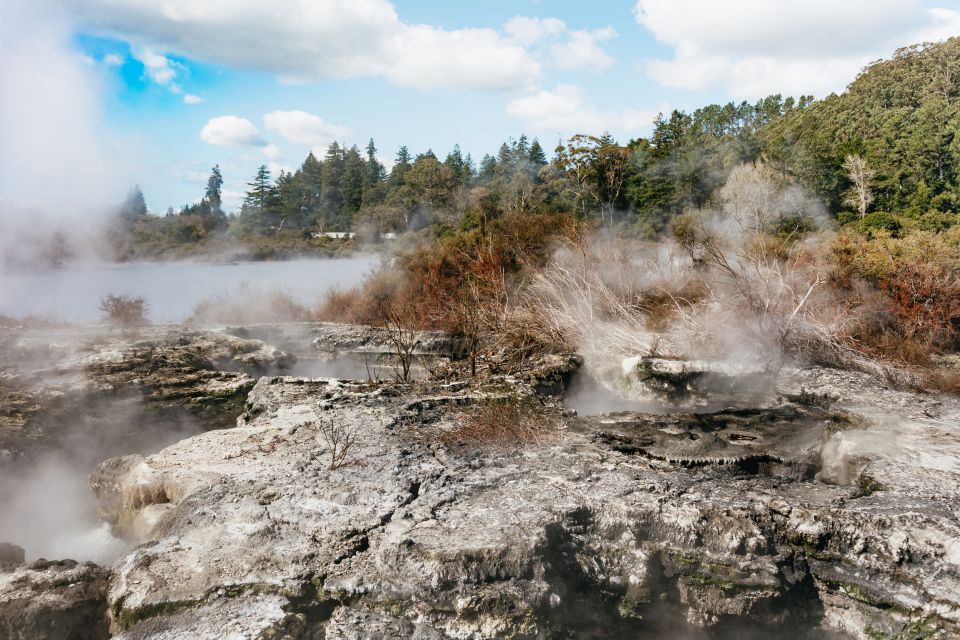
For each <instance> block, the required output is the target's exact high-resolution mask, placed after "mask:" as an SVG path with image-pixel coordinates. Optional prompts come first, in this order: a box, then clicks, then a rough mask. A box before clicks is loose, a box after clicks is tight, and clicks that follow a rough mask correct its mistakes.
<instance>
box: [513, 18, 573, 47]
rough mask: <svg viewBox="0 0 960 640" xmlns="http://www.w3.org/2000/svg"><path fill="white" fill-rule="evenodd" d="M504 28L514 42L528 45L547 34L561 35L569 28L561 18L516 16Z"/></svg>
mask: <svg viewBox="0 0 960 640" xmlns="http://www.w3.org/2000/svg"><path fill="white" fill-rule="evenodd" d="M503 30H504V31H506V33H507V35H508V36H509V37H510V39H512V40H513V41H514V42H516V43H517V44H520V45H522V46H525V47H528V46H530V45H533V44H536V43H537V42H539V41H540V40H541V39H543V38H544V37H546V36H559V35H560V34H561V33H563V32H564V31H566V30H567V25H566V24H565V23H564V22H563V20H560V19H559V18H530V17H527V16H514V17H513V18H510V19H509V20H507V22H506V24H504V25H503Z"/></svg>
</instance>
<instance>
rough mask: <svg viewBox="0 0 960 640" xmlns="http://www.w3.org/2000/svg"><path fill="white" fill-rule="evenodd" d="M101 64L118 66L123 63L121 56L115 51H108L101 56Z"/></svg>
mask: <svg viewBox="0 0 960 640" xmlns="http://www.w3.org/2000/svg"><path fill="white" fill-rule="evenodd" d="M103 64H105V65H108V66H111V67H119V66H120V65H122V64H123V56H121V55H119V54H116V53H108V54H107V55H105V56H103Z"/></svg>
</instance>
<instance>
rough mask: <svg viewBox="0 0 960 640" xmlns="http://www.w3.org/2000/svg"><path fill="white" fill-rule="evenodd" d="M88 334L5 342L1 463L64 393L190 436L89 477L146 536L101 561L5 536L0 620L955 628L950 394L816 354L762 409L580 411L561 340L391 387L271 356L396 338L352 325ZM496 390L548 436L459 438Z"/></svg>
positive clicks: (24, 625) (413, 631)
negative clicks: (902, 385) (488, 372)
mask: <svg viewBox="0 0 960 640" xmlns="http://www.w3.org/2000/svg"><path fill="white" fill-rule="evenodd" d="M284 336H286V337H284ZM331 336H340V337H339V338H337V337H331ZM53 337H55V336H53ZM85 340H86V341H84V340H72V341H69V340H67V339H66V338H64V339H63V342H61V343H55V344H58V345H61V346H58V347H54V348H52V349H48V348H44V347H43V344H44V343H45V342H46V343H50V342H53V339H52V337H51V335H49V334H48V335H41V333H38V332H21V333H19V334H16V335H8V336H5V337H4V338H3V341H2V342H0V353H4V354H6V355H7V358H8V359H7V360H4V362H8V363H9V362H14V361H16V362H19V363H20V364H19V365H17V366H9V367H8V369H7V370H6V371H5V373H4V376H5V378H4V379H3V381H2V390H0V392H2V393H3V394H6V395H5V396H4V399H5V401H4V403H3V405H0V406H3V407H4V408H5V413H4V414H3V415H2V416H0V438H3V440H0V442H3V443H4V444H3V445H2V446H3V447H4V448H5V449H6V450H7V451H8V452H9V453H8V454H7V456H8V458H24V459H29V456H30V455H31V450H32V449H33V448H35V447H37V446H40V445H41V444H44V445H46V444H48V443H51V442H54V441H55V440H56V439H57V438H58V437H60V436H59V435H58V434H62V433H65V432H68V431H69V428H68V426H66V423H65V421H63V420H59V419H51V418H45V417H44V416H47V415H52V416H54V417H56V416H59V415H60V414H61V413H62V410H58V411H60V412H59V413H58V411H55V410H51V409H49V407H50V406H51V404H50V403H51V399H50V398H52V397H55V391H59V390H60V389H61V388H62V390H63V393H65V394H76V395H74V396H71V397H75V398H78V399H79V398H83V397H87V396H91V395H93V396H96V395H97V394H107V396H106V397H112V396H110V394H115V393H117V394H128V393H134V392H135V394H136V398H137V402H138V403H139V406H142V407H145V409H143V411H144V412H145V415H156V414H157V412H158V411H159V412H160V413H162V412H163V411H168V410H173V409H176V410H177V411H185V412H187V413H188V414H189V415H191V416H199V419H200V420H201V421H202V423H203V425H204V428H208V429H209V430H207V431H205V432H203V433H200V434H198V435H194V436H192V437H190V438H188V439H185V440H182V441H180V442H178V443H176V444H173V445H172V446H168V447H166V448H164V449H163V450H162V451H160V452H158V453H155V454H152V455H137V454H132V455H124V456H119V457H114V458H111V459H108V460H106V461H104V462H102V463H101V464H100V465H99V466H98V467H97V468H96V470H95V471H94V473H93V475H92V477H91V487H92V489H93V491H94V492H95V493H96V495H97V496H98V498H99V500H100V504H101V508H102V514H103V517H104V518H105V519H106V520H107V521H108V522H110V523H111V524H112V525H113V527H114V530H115V531H116V532H117V533H118V534H121V535H123V536H124V537H126V538H128V539H129V540H131V541H132V542H135V543H137V544H136V546H134V547H133V548H132V550H130V551H129V552H127V553H125V555H123V556H122V557H121V558H119V559H117V560H116V561H115V562H114V563H112V564H111V565H110V566H106V567H97V566H95V565H91V564H83V563H81V564H77V563H71V562H44V561H40V562H34V563H32V564H25V563H23V562H22V558H20V557H19V556H18V553H17V551H16V549H12V548H8V549H7V551H6V552H5V553H4V549H2V548H0V638H24V639H26V638H30V639H33V638H65V637H69V638H99V637H108V636H114V637H119V638H125V639H128V640H132V639H141V638H142V639H147V638H150V639H156V640H159V639H167V638H170V639H173V638H263V639H267V638H271V639H279V638H291V639H292V638H330V639H334V638H338V639H339V638H343V639H346V638H351V639H353V638H356V639H360V638H422V639H442V638H464V639H465V638H544V639H546V638H583V639H587V638H654V637H656V638H772V637H776V638H831V637H838V638H845V637H853V638H863V639H866V638H951V637H958V635H960V500H958V498H960V401H958V400H956V399H954V398H948V397H938V396H933V395H926V394H916V393H908V392H903V391H897V390H894V389H890V388H887V387H885V386H884V385H882V384H881V383H879V382H877V381H875V380H872V379H870V378H867V377H865V376H862V375H859V374H853V373H847V372H839V371H833V370H826V369H807V370H797V371H789V372H785V373H783V374H782V375H781V377H780V379H779V380H778V381H777V384H776V385H775V386H773V387H771V390H770V393H768V394H765V397H764V399H763V400H762V401H759V400H758V401H756V402H754V404H753V406H747V407H744V406H740V407H738V408H731V409H723V410H719V411H713V412H711V413H698V414H692V413H673V414H668V415H649V414H640V413H635V412H619V413H612V414H601V415H596V416H577V415H574V414H572V412H570V411H569V410H565V409H563V408H562V407H561V406H559V398H557V397H553V396H547V395H544V394H543V393H542V391H543V390H544V389H554V390H555V389H557V388H558V386H559V385H558V382H562V381H564V380H565V379H567V378H568V377H569V375H570V374H571V372H572V371H573V370H574V369H575V368H576V365H577V361H576V360H575V359H570V358H563V357H554V358H547V359H544V360H542V361H540V362H539V363H537V366H536V367H534V368H533V370H532V371H527V372H526V373H525V374H524V375H523V376H516V375H515V376H509V375H499V376H495V377H492V378H488V379H485V380H483V381H482V382H470V381H460V380H457V377H456V376H453V375H447V376H446V377H445V379H444V381H429V380H420V381H415V382H411V383H397V382H378V381H372V380H367V381H360V380H356V381H345V380H336V379H321V378H301V377H280V376H274V375H262V374H263V373H264V372H266V373H269V374H272V373H274V372H275V371H276V370H277V369H279V368H280V367H281V365H283V366H292V365H293V363H292V358H293V356H297V357H303V354H304V353H308V352H309V351H310V350H320V351H341V350H342V351H350V350H359V349H361V348H362V349H365V350H367V351H368V352H371V353H379V352H384V351H386V350H388V347H389V345H388V344H387V343H388V342H389V341H388V340H384V339H383V336H380V337H377V335H376V334H375V333H370V332H367V331H365V330H363V329H357V328H350V329H346V328H337V327H335V326H331V325H322V326H302V325H301V326H297V327H295V328H277V327H259V328H247V329H241V328H231V329H220V330H210V329H205V330H185V329H178V328H166V329H153V330H150V332H148V334H146V335H143V334H142V335H140V336H138V337H136V338H130V337H124V336H120V335H113V336H106V337H104V336H102V335H100V334H97V335H92V334H91V335H89V336H87V338H85ZM338 340H339V342H337V341H338ZM421 340H422V344H421V347H420V350H421V351H422V353H423V354H424V355H429V356H431V357H438V356H442V355H443V354H444V353H451V352H453V351H455V348H456V345H455V344H453V343H445V342H444V339H443V337H442V336H436V335H433V336H427V335H424V336H421ZM334 343H336V344H335V346H331V345H332V344H334ZM67 344H69V345H82V346H79V347H75V346H71V347H67V346H65V345H67ZM304 344H306V345H308V347H306V348H305V347H303V345H304ZM271 345H276V346H271ZM298 345H299V346H298ZM298 349H301V350H302V351H298ZM9 354H18V356H17V358H19V359H16V358H14V359H11V356H10V355H9ZM44 354H47V355H46V356H45V355H44ZM58 376H59V377H58ZM51 379H53V380H57V381H59V380H63V381H64V382H63V384H62V385H61V384H60V383H59V382H58V383H57V384H51V383H50V382H49V381H50V380H51ZM671 380H672V381H673V382H676V380H677V378H676V372H671ZM181 381H182V382H181ZM178 382H179V383H180V384H178ZM674 386H675V385H674ZM224 389H227V390H229V391H224ZM674 392H675V389H674V388H671V394H673V393H674ZM17 394H19V395H17ZM44 394H47V395H44ZM7 398H20V399H21V401H20V404H18V405H12V404H8V402H9V401H7V400H6V399H7ZM54 404H55V403H54ZM513 405H522V406H524V407H527V408H528V409H529V412H528V413H524V414H523V415H540V416H542V420H543V424H548V425H551V427H550V429H549V431H546V432H543V431H541V432H538V437H537V438H536V440H535V441H533V440H530V439H524V440H523V441H521V442H519V443H514V444H512V445H507V444H503V443H502V442H498V443H493V444H483V443H482V442H478V441H477V440H476V439H475V438H470V437H466V436H467V435H469V434H467V433H466V432H465V431H464V424H467V423H469V419H470V418H469V416H471V415H477V414H476V412H474V413H471V411H473V410H474V409H483V408H484V407H486V408H488V409H489V408H490V407H493V409H494V411H497V410H500V409H499V408H502V407H507V406H513ZM8 407H15V408H13V409H8ZM16 407H19V408H16ZM518 415H520V414H518ZM214 416H216V417H215V418H214ZM234 419H236V423H235V426H234V425H233V424H232V422H233V420H234ZM226 421H230V423H231V424H230V425H229V426H228V424H226V423H225V422H226ZM48 423H52V424H54V425H55V426H56V428H54V429H47V430H45V427H46V426H47V424H48ZM154 427H155V428H161V427H162V422H161V421H159V420H158V421H157V422H155V423H154ZM217 427H221V428H217ZM522 433H528V432H527V431H523V432H522Z"/></svg>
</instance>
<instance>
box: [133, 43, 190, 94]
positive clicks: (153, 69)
mask: <svg viewBox="0 0 960 640" xmlns="http://www.w3.org/2000/svg"><path fill="white" fill-rule="evenodd" d="M133 57H134V58H136V59H137V60H139V61H140V62H141V63H142V64H143V69H144V74H145V75H146V76H147V77H148V78H150V79H151V80H153V81H154V82H156V83H157V84H159V85H162V86H165V87H167V88H168V89H170V91H172V92H173V93H180V91H181V89H180V85H178V84H177V83H176V82H174V80H175V79H176V77H177V69H176V68H175V67H176V66H178V65H177V64H176V63H175V62H173V61H171V60H170V59H169V58H167V57H166V56H163V55H160V54H159V53H156V52H154V51H153V50H151V49H136V50H134V52H133Z"/></svg>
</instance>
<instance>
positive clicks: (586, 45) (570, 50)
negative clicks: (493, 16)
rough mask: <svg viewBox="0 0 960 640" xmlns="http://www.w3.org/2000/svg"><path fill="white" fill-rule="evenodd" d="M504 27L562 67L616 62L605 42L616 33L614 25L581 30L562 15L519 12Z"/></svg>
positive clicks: (598, 66)
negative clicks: (570, 25)
mask: <svg viewBox="0 0 960 640" xmlns="http://www.w3.org/2000/svg"><path fill="white" fill-rule="evenodd" d="M503 29H504V31H505V32H506V34H507V36H508V37H509V38H510V39H511V40H513V41H514V42H516V43H518V44H520V45H522V46H524V47H529V48H532V49H533V50H535V51H537V52H538V53H539V54H540V55H541V57H543V58H544V59H545V60H546V61H547V62H548V63H549V64H550V65H551V66H554V67H557V68H559V69H593V70H600V69H605V68H607V67H609V66H610V65H612V64H613V58H611V57H610V55H609V54H608V53H607V52H606V51H604V50H603V46H602V45H603V43H604V42H607V41H608V40H611V39H613V38H615V37H616V35H617V32H616V31H615V30H614V29H613V27H605V28H603V29H593V30H578V29H570V28H568V27H567V25H566V23H565V22H564V21H563V20H560V19H558V18H532V17H528V16H515V17H513V18H510V20H508V21H507V22H506V24H504V26H503Z"/></svg>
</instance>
